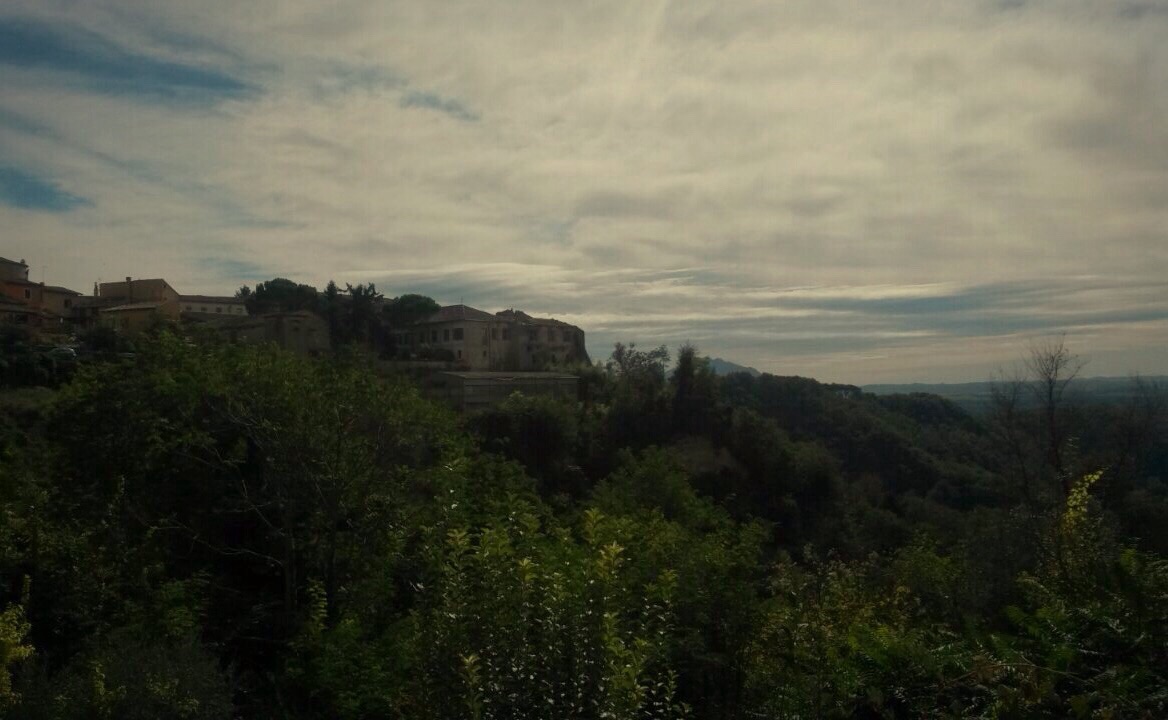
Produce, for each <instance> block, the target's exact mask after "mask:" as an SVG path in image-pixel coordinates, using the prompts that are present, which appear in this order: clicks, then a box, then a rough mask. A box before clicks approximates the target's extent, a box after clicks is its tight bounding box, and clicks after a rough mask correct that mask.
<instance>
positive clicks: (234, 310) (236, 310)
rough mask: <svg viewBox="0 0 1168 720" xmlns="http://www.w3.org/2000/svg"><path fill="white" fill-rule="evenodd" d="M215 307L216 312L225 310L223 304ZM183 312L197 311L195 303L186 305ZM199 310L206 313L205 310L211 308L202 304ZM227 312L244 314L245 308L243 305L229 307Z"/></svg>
mask: <svg viewBox="0 0 1168 720" xmlns="http://www.w3.org/2000/svg"><path fill="white" fill-rule="evenodd" d="M214 307H215V312H217V313H222V312H223V306H222V305H216V306H214ZM183 312H196V311H195V306H194V305H184V306H183ZM198 312H201V313H205V312H210V311H209V310H207V306H206V305H200V306H199V309H198ZM227 313H228V314H235V315H242V314H243V308H241V307H229V308H227Z"/></svg>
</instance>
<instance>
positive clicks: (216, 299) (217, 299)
mask: <svg viewBox="0 0 1168 720" xmlns="http://www.w3.org/2000/svg"><path fill="white" fill-rule="evenodd" d="M178 299H179V301H180V302H203V303H231V304H232V305H242V304H243V300H241V299H239V298H237V297H232V296H230V295H179V296H178Z"/></svg>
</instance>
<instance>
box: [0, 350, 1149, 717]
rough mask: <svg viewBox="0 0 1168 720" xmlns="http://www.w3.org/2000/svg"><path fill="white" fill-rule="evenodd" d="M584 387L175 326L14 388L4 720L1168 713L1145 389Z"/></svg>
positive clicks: (752, 383)
mask: <svg viewBox="0 0 1168 720" xmlns="http://www.w3.org/2000/svg"><path fill="white" fill-rule="evenodd" d="M1052 351H1058V352H1061V349H1059V348H1052ZM573 370H574V371H575V372H576V373H577V374H579V375H580V377H581V394H580V400H579V401H578V402H574V403H561V402H558V401H555V400H551V399H546V398H528V397H523V396H520V395H515V396H513V397H512V398H510V399H509V400H508V401H507V402H506V403H504V404H503V405H502V406H500V407H498V408H496V409H494V410H491V411H488V412H485V413H481V414H479V415H475V416H471V417H466V418H462V417H458V416H455V415H454V414H452V413H450V412H448V411H447V410H445V409H443V408H441V407H438V406H436V405H433V404H431V403H430V402H428V401H426V400H424V399H423V398H421V397H420V396H419V394H418V392H417V390H416V389H415V388H413V387H412V386H411V385H410V384H409V383H408V382H406V381H404V380H402V379H399V378H393V377H384V376H379V375H377V374H375V373H374V372H373V371H372V370H371V365H369V364H367V363H366V361H365V360H364V359H363V358H362V356H361V355H359V354H350V353H340V354H338V356H336V357H330V358H327V359H322V360H310V359H304V358H301V357H297V356H293V355H289V354H285V353H282V352H280V351H278V350H276V349H274V348H256V347H238V346H231V345H226V344H223V343H219V342H216V341H215V340H214V339H203V340H199V341H194V340H192V339H190V338H184V337H179V336H176V335H172V334H170V333H168V332H161V333H160V334H158V335H157V337H155V338H153V339H150V340H143V341H142V342H139V343H138V344H137V345H136V346H135V353H134V354H133V355H127V354H123V355H117V354H109V355H108V356H103V357H101V358H98V359H95V360H93V361H89V362H85V363H81V364H79V365H78V366H77V367H76V368H75V369H73V370H72V371H71V374H70V375H69V376H68V377H63V378H62V379H61V380H60V384H59V386H58V387H57V388H56V389H55V390H51V391H50V390H45V389H39V390H22V391H19V392H9V393H8V394H6V395H5V396H4V402H3V403H2V406H0V410H2V413H0V453H2V454H3V463H2V465H0V473H2V474H0V511H2V512H0V715H2V716H4V717H9V718H28V719H32V718H38V719H40V718H43V719H46V720H47V719H50V718H51V719H58V718H62V719H63V718H160V717H168V718H170V717H173V718H207V719H211V718H235V717H242V718H597V719H599V718H680V717H695V718H854V717H863V718H878V717H887V718H892V717H940V718H945V717H950V718H964V717H987V718H988V717H994V718H1036V717H1037V718H1041V717H1047V718H1068V717H1080V718H1088V717H1091V718H1094V717H1110V718H1159V717H1165V716H1168V691H1166V688H1168V561H1166V560H1165V554H1166V553H1168V534H1166V532H1165V530H1164V528H1165V527H1168V486H1166V484H1165V479H1166V478H1168V474H1166V468H1168V442H1166V437H1168V433H1165V424H1164V423H1165V415H1164V412H1163V410H1164V406H1163V399H1162V396H1161V395H1159V394H1158V393H1157V392H1156V391H1155V389H1154V388H1148V387H1145V388H1143V389H1142V390H1141V391H1140V392H1138V393H1132V394H1131V395H1130V396H1129V397H1127V398H1126V399H1125V400H1124V401H1123V402H1117V403H1111V404H1108V405H1103V406H1095V407H1091V408H1088V409H1086V410H1084V409H1083V408H1079V409H1076V408H1075V407H1072V406H1071V405H1070V404H1067V403H1064V402H1063V401H1062V397H1061V395H1056V394H1053V393H1052V394H1050V398H1051V401H1050V402H1049V403H1047V404H1039V405H1037V406H1035V405H1032V404H1023V403H1010V402H1008V400H1009V397H1010V396H1009V393H1008V392H1005V389H1004V390H1003V392H1002V393H1000V394H999V397H1000V398H1001V399H1002V402H1000V403H998V404H997V405H995V407H994V412H991V413H987V414H986V415H985V416H982V417H976V418H975V417H973V416H971V415H969V414H967V413H966V412H965V411H964V410H962V409H961V408H960V407H958V406H957V405H955V404H953V403H952V402H949V401H947V400H944V399H942V398H940V397H937V396H934V395H924V394H910V395H890V396H875V395H870V394H865V393H863V392H861V391H860V390H859V389H858V388H855V387H851V386H841V385H824V384H821V383H818V382H816V381H814V380H810V379H805V378H787V377H776V376H773V375H767V374H762V375H758V376H752V375H750V374H747V373H734V374H730V375H728V376H725V377H719V376H717V375H715V374H714V373H713V372H712V370H711V369H710V367H709V364H708V362H707V361H706V360H704V359H703V358H701V357H699V356H698V354H697V353H696V351H695V350H694V348H691V347H683V348H681V349H680V351H679V352H678V353H677V357H676V358H675V359H674V358H671V357H670V355H669V353H668V352H667V351H666V350H665V349H664V348H659V349H656V350H651V351H644V350H640V349H638V348H636V347H635V346H624V345H618V346H617V347H616V349H615V351H614V353H613V356H612V359H611V360H610V361H609V362H608V363H607V365H605V366H599V365H598V366H592V367H587V366H585V367H578V368H574V369H573ZM1047 379H1048V380H1049V378H1047ZM1059 379H1060V378H1059V377H1058V376H1057V374H1056V378H1055V380H1056V381H1058V380H1059ZM1042 381H1043V378H1041V377H1035V378H1030V379H1027V380H1026V381H1025V383H1023V384H1020V385H1019V386H1017V387H1015V388H1014V391H1015V392H1016V393H1021V392H1029V389H1031V388H1034V387H1038V385H1036V384H1035V383H1038V384H1039V385H1040V384H1041V382H1042ZM1055 387H1056V389H1057V387H1058V385H1057V382H1056V385H1055Z"/></svg>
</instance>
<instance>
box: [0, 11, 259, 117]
mask: <svg viewBox="0 0 1168 720" xmlns="http://www.w3.org/2000/svg"><path fill="white" fill-rule="evenodd" d="M0 65H7V66H9V67H15V68H23V69H29V70H38V69H39V70H51V71H57V72H62V73H67V74H69V75H71V76H73V77H75V78H77V79H79V80H80V81H81V82H82V84H83V86H84V87H86V88H87V89H89V90H92V91H95V92H103V93H110V94H129V95H138V96H145V97H155V98H159V97H161V98H175V99H177V98H186V99H193V98H197V99H204V100H218V99H227V98H232V97H240V96H243V95H246V94H248V93H250V92H251V91H252V88H251V87H250V86H249V85H247V84H246V83H244V82H243V81H241V80H238V79H236V78H234V77H232V76H231V75H228V74H226V73H224V72H220V71H218V70H214V69H211V68H204V67H197V66H195V65H185V64H182V63H178V62H171V61H166V60H159V59H156V58H152V57H148V56H146V55H139V54H135V53H132V52H129V51H127V50H125V49H123V48H121V47H119V46H118V45H116V44H114V43H113V42H111V41H110V40H108V39H106V38H104V37H102V36H101V35H98V34H97V33H94V32H91V31H89V30H83V29H80V28H69V27H61V26H56V25H52V24H49V23H45V22H41V21H38V20H32V19H26V18H11V17H9V18H0Z"/></svg>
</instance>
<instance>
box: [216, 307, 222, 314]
mask: <svg viewBox="0 0 1168 720" xmlns="http://www.w3.org/2000/svg"><path fill="white" fill-rule="evenodd" d="M215 312H217V313H221V312H223V308H221V307H217V308H215Z"/></svg>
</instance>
